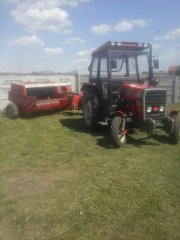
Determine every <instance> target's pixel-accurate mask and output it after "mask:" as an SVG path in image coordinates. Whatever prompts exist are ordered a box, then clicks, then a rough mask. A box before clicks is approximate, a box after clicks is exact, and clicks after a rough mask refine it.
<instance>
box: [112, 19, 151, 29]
mask: <svg viewBox="0 0 180 240" xmlns="http://www.w3.org/2000/svg"><path fill="white" fill-rule="evenodd" d="M148 24H149V20H144V19H134V20H122V21H120V22H118V23H117V24H116V25H115V30H116V31H118V32H124V31H129V30H131V29H133V28H135V27H146V26H148Z"/></svg>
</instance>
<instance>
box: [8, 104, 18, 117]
mask: <svg viewBox="0 0 180 240" xmlns="http://www.w3.org/2000/svg"><path fill="white" fill-rule="evenodd" d="M6 115H7V116H8V117H9V118H11V119H16V118H17V117H18V116H19V110H18V107H17V106H16V104H14V103H9V104H8V105H7V107H6Z"/></svg>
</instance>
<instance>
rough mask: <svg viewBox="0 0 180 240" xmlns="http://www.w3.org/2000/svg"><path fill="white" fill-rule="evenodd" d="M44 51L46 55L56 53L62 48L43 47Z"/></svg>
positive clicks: (61, 50) (61, 51) (62, 50)
mask: <svg viewBox="0 0 180 240" xmlns="http://www.w3.org/2000/svg"><path fill="white" fill-rule="evenodd" d="M44 52H45V53H46V54H48V55H57V54H61V53H63V52H64V49H62V48H44Z"/></svg>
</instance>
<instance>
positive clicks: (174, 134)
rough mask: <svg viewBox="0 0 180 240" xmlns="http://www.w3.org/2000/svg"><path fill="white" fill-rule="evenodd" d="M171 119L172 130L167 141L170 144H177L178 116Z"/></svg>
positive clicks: (172, 116)
mask: <svg viewBox="0 0 180 240" xmlns="http://www.w3.org/2000/svg"><path fill="white" fill-rule="evenodd" d="M171 118H173V119H174V128H173V130H172V133H170V134H169V139H170V142H171V143H172V144H177V143H178V140H179V121H178V115H171Z"/></svg>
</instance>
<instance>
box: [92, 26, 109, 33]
mask: <svg viewBox="0 0 180 240" xmlns="http://www.w3.org/2000/svg"><path fill="white" fill-rule="evenodd" d="M111 30H112V26H111V25H109V24H101V25H96V26H92V27H91V32H93V33H95V34H107V33H109V32H110V31H111Z"/></svg>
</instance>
